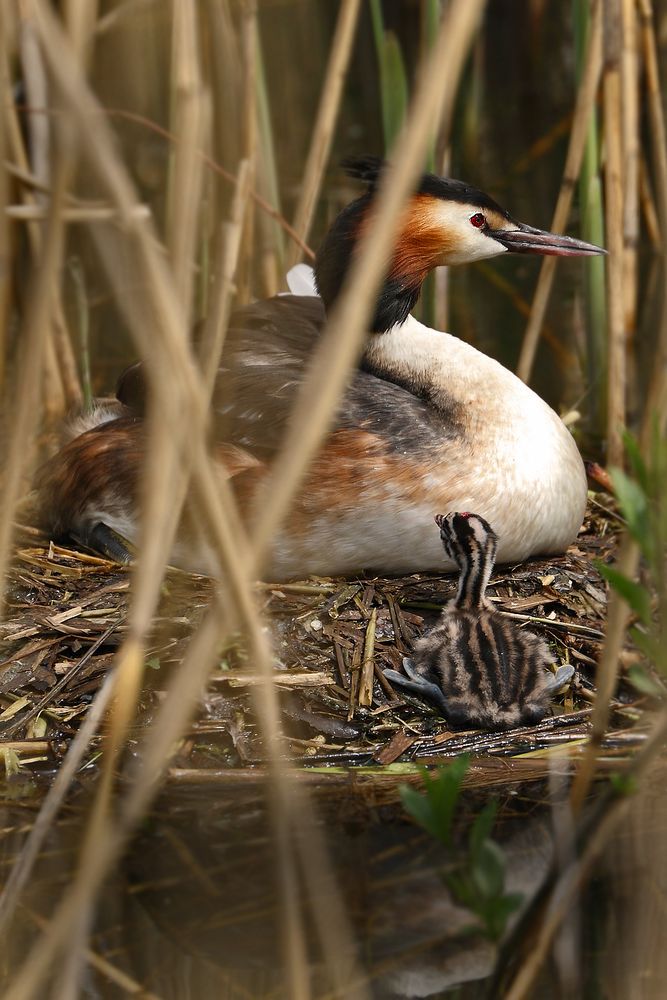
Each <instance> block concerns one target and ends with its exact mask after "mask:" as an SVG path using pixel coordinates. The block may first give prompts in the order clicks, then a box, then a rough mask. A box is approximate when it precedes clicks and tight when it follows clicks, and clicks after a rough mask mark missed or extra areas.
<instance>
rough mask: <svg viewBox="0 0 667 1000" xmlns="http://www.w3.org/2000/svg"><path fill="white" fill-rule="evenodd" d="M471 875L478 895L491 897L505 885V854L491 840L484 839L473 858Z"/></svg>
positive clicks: (498, 894) (499, 893) (497, 893)
mask: <svg viewBox="0 0 667 1000" xmlns="http://www.w3.org/2000/svg"><path fill="white" fill-rule="evenodd" d="M472 877H473V880H474V883H475V885H476V886H477V888H478V889H479V892H480V895H481V896H482V897H483V898H486V899H493V898H494V897H496V896H500V895H502V891H503V888H504V885H505V855H504V854H503V852H502V850H501V849H500V847H499V846H498V844H496V843H495V842H494V841H493V840H485V841H484V842H483V844H482V845H481V847H480V849H479V851H478V853H477V855H476V857H475V858H474V860H473V867H472Z"/></svg>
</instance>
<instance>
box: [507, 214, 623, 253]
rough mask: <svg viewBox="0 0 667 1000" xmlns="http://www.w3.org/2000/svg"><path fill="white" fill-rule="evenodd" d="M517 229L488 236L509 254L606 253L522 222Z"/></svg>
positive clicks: (570, 238)
mask: <svg viewBox="0 0 667 1000" xmlns="http://www.w3.org/2000/svg"><path fill="white" fill-rule="evenodd" d="M518 226H519V228H518V229H506V230H497V229H495V230H492V232H490V233H489V236H493V238H494V240H498V242H499V243H501V244H502V245H503V246H504V247H506V248H507V249H508V250H509V251H510V252H511V253H535V254H542V255H543V256H548V257H593V256H596V255H597V254H601V253H606V252H607V251H606V250H604V249H603V248H602V247H596V246H595V245H594V244H593V243H584V241H583V240H575V239H573V238H572V237H571V236H557V235H556V234H555V233H548V232H547V231H546V230H544V229H533V227H532V226H526V225H524V224H523V223H522V222H519V223H518Z"/></svg>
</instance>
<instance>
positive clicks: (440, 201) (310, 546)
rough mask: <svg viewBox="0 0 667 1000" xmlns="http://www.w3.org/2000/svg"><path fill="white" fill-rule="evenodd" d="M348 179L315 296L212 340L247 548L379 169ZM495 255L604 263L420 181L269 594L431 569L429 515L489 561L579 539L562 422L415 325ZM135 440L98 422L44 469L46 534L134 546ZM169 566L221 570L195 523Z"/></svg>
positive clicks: (438, 555)
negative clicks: (467, 521) (446, 272)
mask: <svg viewBox="0 0 667 1000" xmlns="http://www.w3.org/2000/svg"><path fill="white" fill-rule="evenodd" d="M347 167H348V172H349V173H351V174H352V175H353V176H355V177H357V178H358V179H359V180H361V181H362V182H364V183H365V184H366V191H365V192H364V193H363V194H361V196H360V197H359V198H357V199H356V200H355V201H354V202H352V204H350V205H348V206H347V207H346V208H345V209H344V210H343V211H342V212H341V214H340V215H339V216H338V218H337V219H336V220H335V221H334V223H333V225H332V227H331V229H330V230H329V233H328V234H327V236H326V237H325V239H324V242H323V244H322V246H321V248H320V250H319V253H318V255H317V260H316V264H315V275H314V277H315V284H316V286H317V290H318V291H319V296H318V295H317V294H316V292H315V287H314V286H313V289H312V294H311V295H303V294H301V295H284V296H275V297H274V298H272V299H267V300H264V301H262V302H256V303H254V304H252V305H250V306H246V307H244V308H243V309H240V310H238V311H237V312H236V313H235V314H234V315H233V317H232V320H231V323H230V328H229V330H228V331H227V335H226V338H225V350H224V354H223V357H222V363H221V365H220V368H219V369H218V371H217V374H216V381H215V392H214V398H213V406H212V414H211V441H212V449H211V450H212V456H213V459H214V460H215V462H216V468H217V470H218V472H219V474H220V476H221V477H224V478H227V479H229V482H230V486H231V488H232V489H233V490H234V492H235V494H236V497H237V499H238V501H239V507H240V509H241V512H242V513H243V514H244V515H245V516H246V517H247V519H248V521H249V522H250V523H249V525H248V526H249V530H250V532H251V533H252V527H253V525H252V516H253V500H254V497H255V496H256V494H257V491H258V489H259V488H260V487H261V484H262V481H263V480H265V479H266V478H267V476H269V475H270V474H271V471H272V463H273V462H274V460H275V458H276V455H277V453H278V449H279V448H280V445H281V443H282V441H283V439H284V434H285V429H286V427H287V425H288V423H289V420H290V418H291V413H292V410H293V404H294V399H295V396H296V393H297V392H298V390H299V387H300V385H301V384H302V382H303V381H304V378H305V376H306V374H307V371H308V365H309V361H310V356H311V353H312V351H313V348H314V346H315V344H316V342H317V339H318V337H319V335H320V332H321V330H322V327H323V326H324V324H325V321H326V313H327V312H328V311H329V310H330V309H331V307H332V306H333V305H334V303H335V302H336V299H337V298H338V295H339V293H340V290H341V289H342V287H343V285H344V282H345V277H346V275H347V273H348V271H349V268H350V267H352V266H354V260H355V254H356V246H357V243H358V240H359V238H360V236H361V235H362V234H363V232H364V230H365V228H366V227H367V225H368V222H369V219H370V218H371V217H372V214H373V209H374V202H375V193H376V189H377V185H378V181H379V178H380V176H381V173H382V171H383V170H384V164H382V163H381V162H380V161H378V160H375V159H371V158H367V159H361V160H356V161H353V162H350V163H348V164H347ZM507 252H512V253H524V254H551V255H559V256H590V255H591V254H598V253H604V251H603V250H601V249H600V248H599V247H595V246H592V245H591V244H588V243H583V242H582V241H580V240H574V239H571V238H570V237H567V236H557V235H554V234H552V233H547V232H543V231H541V230H538V229H534V228H532V227H531V226H527V225H525V224H523V223H520V222H517V221H516V220H515V219H513V218H512V217H511V216H510V215H509V214H508V213H507V212H506V211H505V209H503V208H501V207H500V205H498V204H497V203H496V202H495V201H493V199H492V198H490V197H489V196H488V195H487V194H484V193H483V192H482V191H479V190H476V189H475V188H473V187H470V186H469V185H467V184H464V183H462V182H461V181H454V180H449V179H447V178H442V177H436V176H434V175H432V174H425V175H424V176H423V177H422V178H421V179H420V181H419V182H418V183H417V184H416V186H415V190H414V193H413V195H412V196H411V198H410V199H409V200H408V203H407V205H406V207H405V210H404V213H403V216H402V219H401V225H400V229H399V234H398V236H397V239H396V242H395V245H394V246H393V247H387V261H386V277H385V281H384V284H383V285H382V287H381V289H380V292H379V294H378V298H377V301H376V304H375V313H374V318H373V321H372V324H371V328H370V332H369V336H368V339H367V342H366V345H365V349H364V352H363V356H362V358H361V362H360V366H359V368H358V369H357V370H356V371H355V372H353V373H352V374H351V376H350V380H349V383H348V386H347V390H346V392H345V394H344V396H343V398H342V400H341V403H340V406H339V408H338V412H337V413H336V415H335V417H334V420H333V423H332V427H331V431H330V433H329V435H328V436H327V438H326V439H325V440H324V442H323V444H322V448H321V450H320V452H319V454H318V455H317V456H316V458H315V459H314V461H313V462H312V464H311V467H310V472H309V475H308V476H307V478H306V479H305V481H304V483H303V486H302V488H301V491H300V493H299V495H298V496H297V498H296V500H295V503H294V505H293V508H292V511H291V514H290V517H289V518H288V520H287V521H286V523H285V525H284V527H283V529H282V531H281V532H280V534H279V535H278V537H277V538H276V540H275V545H274V549H273V552H272V558H271V562H270V566H269V567H268V573H269V574H270V575H271V577H272V578H273V579H285V578H289V577H302V576H305V575H308V574H311V573H312V574H318V575H324V576H332V575H340V576H343V575H349V574H352V573H357V572H358V571H359V570H361V569H365V570H368V571H369V572H379V573H385V574H387V573H398V574H400V573H412V572H417V571H423V570H429V569H438V568H440V567H441V565H442V550H441V547H440V545H439V544H438V542H437V540H436V538H435V537H434V532H433V529H432V526H431V516H432V515H431V511H433V510H461V509H468V510H477V511H479V512H480V513H481V514H482V515H483V516H484V517H486V518H487V519H488V520H489V521H490V522H491V524H493V525H494V527H495V529H496V531H497V532H498V534H499V536H500V539H501V541H500V550H499V552H498V558H499V559H500V560H502V561H506V562H509V561H512V562H518V561H520V560H522V559H525V558H527V557H528V556H529V555H532V554H536V553H542V554H546V553H552V552H563V551H564V550H565V549H566V548H567V546H568V545H569V544H570V542H572V541H573V540H574V538H575V537H576V535H577V532H578V530H579V527H580V526H581V522H582V519H583V513H584V507H585V503H586V476H585V473H584V467H583V463H582V461H581V457H580V455H579V452H578V450H577V447H576V445H575V443H574V439H573V438H572V435H571V434H570V432H569V431H568V429H567V428H566V427H565V426H564V424H563V422H562V421H561V419H560V418H559V417H558V415H557V414H556V413H554V411H553V410H552V409H551V408H550V407H549V406H548V405H547V404H546V403H545V402H544V401H543V400H542V399H540V397H539V396H537V395H536V393H534V392H533V391H532V390H531V389H529V388H528V386H527V385H525V384H524V383H523V382H522V381H520V379H518V378H517V377H516V376H515V375H513V374H512V373H511V372H510V371H508V370H507V369H506V368H503V366H502V365H500V364H498V362H497V361H494V360H493V359H492V358H489V357H487V356H486V355H484V354H482V353H481V352H480V351H477V350H475V348H473V347H471V346H470V345H469V344H466V343H464V342H463V341H461V340H458V339H457V338H456V337H453V336H450V335H449V334H447V333H442V332H440V331H439V330H432V329H429V328H428V327H426V326H424V325H423V324H422V323H419V322H418V321H417V320H416V319H414V317H413V316H411V315H410V310H411V309H412V308H413V306H414V304H415V302H416V301H417V299H418V297H419V294H420V290H421V287H422V283H423V281H424V279H425V278H426V276H427V274H428V273H429V271H431V270H433V269H434V268H435V267H439V266H440V265H447V264H464V263H466V262H468V261H478V260H483V259H485V258H491V257H496V256H499V255H500V254H504V253H507ZM147 382H148V380H147V379H146V377H145V373H144V370H143V366H142V365H137V366H135V367H134V368H133V369H130V370H129V371H128V372H126V373H125V375H124V376H123V377H122V379H121V384H120V386H119V393H118V395H119V399H120V400H121V402H123V403H125V404H126V405H127V407H128V408H129V410H130V411H131V412H132V413H133V414H134V415H135V416H138V417H142V416H143V410H144V403H145V395H146V392H145V387H146V385H147ZM143 425H144V421H143V419H139V420H138V421H137V422H136V423H135V424H134V425H132V424H130V423H128V422H127V421H122V420H121V421H107V422H106V423H100V425H99V426H96V427H95V428H92V429H90V430H89V431H88V432H87V433H86V434H82V435H81V436H80V437H78V438H77V439H76V440H74V441H71V442H69V444H67V445H66V446H65V448H64V449H63V450H62V451H61V452H60V453H59V454H58V455H57V456H55V458H54V460H53V461H52V462H51V463H50V465H49V466H48V467H47V468H46V469H45V470H44V472H43V474H42V476H41V487H40V490H41V497H42V508H43V515H44V516H43V521H44V524H45V527H46V528H47V529H48V530H50V531H51V532H53V533H54V534H55V535H60V536H63V535H68V534H69V535H76V536H77V537H78V538H79V539H81V540H82V541H84V542H87V543H88V544H90V545H91V546H92V547H94V548H99V547H100V539H102V545H103V546H104V544H105V543H104V538H105V537H106V536H107V535H108V531H107V530H106V529H109V531H110V532H112V533H117V534H118V535H121V536H122V537H124V538H126V539H128V541H130V542H132V543H135V544H136V542H137V536H138V523H139V516H138V497H139V496H140V492H141V491H140V489H139V486H138V483H137V474H138V471H139V470H140V469H141V467H142V460H143V453H144V449H145V437H144V429H143ZM230 449H231V451H230ZM230 454H231V459H232V461H231V464H230V462H229V461H228V458H229V455H230ZM193 519H194V520H195V521H196V515H193V518H191V519H190V520H191V521H192V520H193ZM186 520H187V511H186ZM100 526H102V527H100ZM170 556H171V561H172V562H174V563H176V565H179V566H181V567H182V568H184V569H190V570H193V571H195V572H200V573H209V574H211V573H213V574H214V573H215V571H216V566H217V563H216V559H215V554H214V552H213V551H211V549H210V547H209V546H208V544H207V539H206V537H205V534H204V533H203V532H202V531H200V530H196V525H195V530H193V531H191V532H187V531H186V532H184V531H180V532H179V538H178V542H177V547H176V550H175V551H173V552H172V553H171V554H170Z"/></svg>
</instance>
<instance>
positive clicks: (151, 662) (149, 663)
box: [146, 656, 160, 670]
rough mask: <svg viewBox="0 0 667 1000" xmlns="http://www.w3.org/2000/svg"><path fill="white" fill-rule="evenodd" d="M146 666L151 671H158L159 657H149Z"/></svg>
mask: <svg viewBox="0 0 667 1000" xmlns="http://www.w3.org/2000/svg"><path fill="white" fill-rule="evenodd" d="M146 666H147V667H150V668H151V670H159V669H160V657H159V656H151V658H150V659H149V660H146Z"/></svg>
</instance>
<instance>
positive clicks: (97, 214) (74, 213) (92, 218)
mask: <svg viewBox="0 0 667 1000" xmlns="http://www.w3.org/2000/svg"><path fill="white" fill-rule="evenodd" d="M4 214H5V216H6V218H8V219H17V220H19V221H21V222H44V221H45V220H46V218H47V217H48V209H47V208H42V207H41V206H40V205H10V206H8V207H7V208H6V209H5V212H4ZM139 214H140V215H141V214H143V215H144V217H145V218H149V216H150V211H149V209H148V208H144V209H143V213H142V212H141V211H139ZM118 219H119V217H118V212H117V211H116V210H115V209H114V208H111V207H105V206H103V205H91V206H90V208H86V207H81V208H63V211H62V221H63V222H114V221H118Z"/></svg>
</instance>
